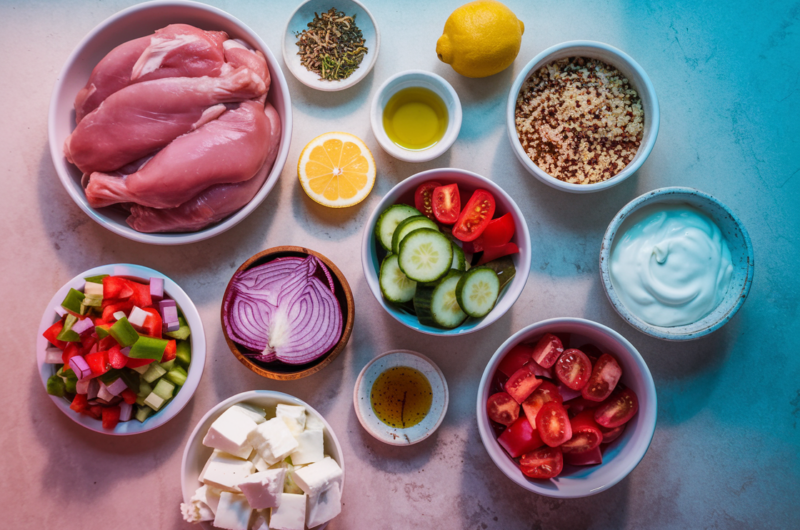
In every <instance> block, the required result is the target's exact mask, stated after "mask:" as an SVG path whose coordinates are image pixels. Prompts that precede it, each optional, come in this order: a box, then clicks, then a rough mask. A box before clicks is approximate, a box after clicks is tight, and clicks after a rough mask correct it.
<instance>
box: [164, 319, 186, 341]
mask: <svg viewBox="0 0 800 530" xmlns="http://www.w3.org/2000/svg"><path fill="white" fill-rule="evenodd" d="M178 323H179V324H180V326H181V327H180V328H178V331H167V332H166V333H164V335H166V336H167V337H169V338H171V339H178V340H186V339H188V338H189V335H191V334H192V330H190V329H189V325H188V324H187V323H186V320H185V319H184V318H183V317H182V316H179V317H178Z"/></svg>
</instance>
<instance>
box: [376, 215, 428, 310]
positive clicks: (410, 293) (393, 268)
mask: <svg viewBox="0 0 800 530" xmlns="http://www.w3.org/2000/svg"><path fill="white" fill-rule="evenodd" d="M426 219H427V217H426ZM378 281H379V283H380V284H381V293H383V297H384V298H386V299H387V300H389V301H390V302H395V303H397V304H402V303H405V302H409V301H411V299H412V298H414V291H416V290H417V282H415V281H414V280H409V279H408V276H406V275H405V274H403V271H401V270H400V266H399V265H398V264H397V254H389V255H388V256H386V258H385V259H384V260H383V263H381V271H380V274H379V276H378Z"/></svg>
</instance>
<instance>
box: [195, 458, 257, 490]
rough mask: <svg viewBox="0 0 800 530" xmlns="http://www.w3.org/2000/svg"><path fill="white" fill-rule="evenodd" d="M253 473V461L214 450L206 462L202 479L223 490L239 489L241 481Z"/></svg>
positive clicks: (209, 484)
mask: <svg viewBox="0 0 800 530" xmlns="http://www.w3.org/2000/svg"><path fill="white" fill-rule="evenodd" d="M252 473H253V463H252V462H250V461H249V460H242V459H240V458H236V457H235V456H232V455H229V454H226V453H222V452H216V451H215V452H214V453H213V454H212V455H211V458H209V460H208V462H207V463H206V467H205V469H204V470H203V474H202V475H200V480H201V481H202V482H203V483H205V484H206V485H208V486H211V487H214V488H217V489H221V490H223V491H235V492H238V491H239V487H238V486H239V483H240V482H241V481H243V480H244V479H246V478H247V477H248V476H250V475H251V474H252Z"/></svg>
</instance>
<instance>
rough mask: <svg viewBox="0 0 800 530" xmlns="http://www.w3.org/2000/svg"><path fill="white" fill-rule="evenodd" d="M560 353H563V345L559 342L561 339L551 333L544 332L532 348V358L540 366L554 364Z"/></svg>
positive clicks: (547, 366)
mask: <svg viewBox="0 0 800 530" xmlns="http://www.w3.org/2000/svg"><path fill="white" fill-rule="evenodd" d="M562 353H564V346H563V344H561V339H559V338H558V337H556V336H555V335H553V334H552V333H545V334H544V337H542V338H541V339H539V342H537V343H536V346H535V347H534V348H533V360H534V361H536V362H537V363H538V364H539V365H540V366H543V367H545V368H550V367H551V366H553V365H554V364H556V361H557V360H558V357H559V356H560V355H561V354H562Z"/></svg>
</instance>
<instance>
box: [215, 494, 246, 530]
mask: <svg viewBox="0 0 800 530" xmlns="http://www.w3.org/2000/svg"><path fill="white" fill-rule="evenodd" d="M252 513H253V508H251V507H250V505H249V504H248V503H247V499H246V498H245V496H244V495H242V494H241V493H231V492H229V491H223V492H222V493H221V494H220V496H219V506H217V514H216V517H214V526H216V527H217V528H224V529H225V530H247V523H249V522H250V514H252Z"/></svg>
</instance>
